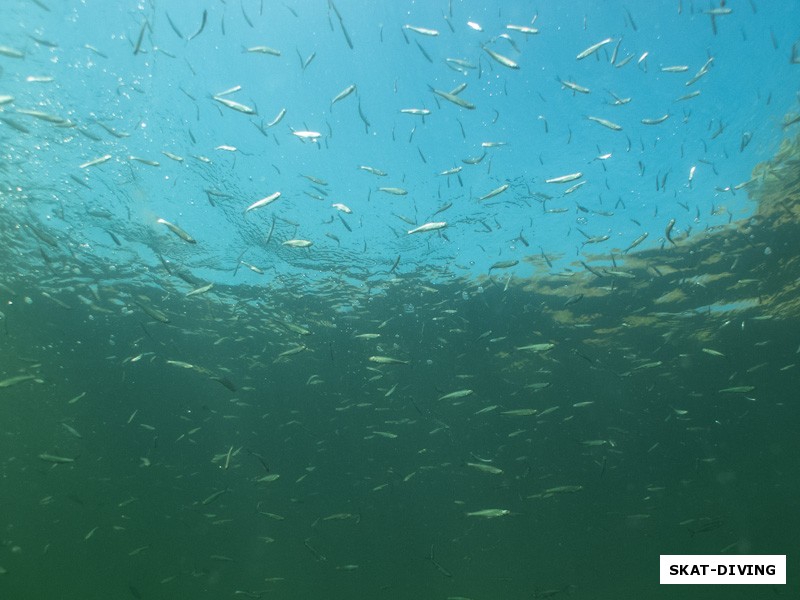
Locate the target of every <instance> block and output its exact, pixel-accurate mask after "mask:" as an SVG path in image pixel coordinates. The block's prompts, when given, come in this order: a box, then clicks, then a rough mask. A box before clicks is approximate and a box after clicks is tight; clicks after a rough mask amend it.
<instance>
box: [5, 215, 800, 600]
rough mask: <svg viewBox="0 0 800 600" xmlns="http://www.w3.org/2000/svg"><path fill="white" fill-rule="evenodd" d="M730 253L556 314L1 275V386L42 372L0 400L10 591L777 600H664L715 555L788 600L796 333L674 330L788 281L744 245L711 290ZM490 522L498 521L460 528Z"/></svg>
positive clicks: (727, 238)
mask: <svg viewBox="0 0 800 600" xmlns="http://www.w3.org/2000/svg"><path fill="white" fill-rule="evenodd" d="M761 234H763V232H758V231H757V232H756V235H761ZM741 237H742V236H741V235H740V234H738V233H735V232H733V231H730V232H727V233H720V234H718V235H717V236H716V237H714V236H712V237H710V238H709V239H708V240H707V241H706V242H704V243H703V244H699V245H697V246H696V247H695V248H694V249H692V250H689V249H665V250H664V251H654V252H650V253H646V254H644V255H642V256H641V257H640V258H639V259H638V260H639V261H640V262H636V263H631V265H632V266H631V267H630V268H629V269H628V270H629V272H630V273H632V274H635V275H636V277H635V278H633V279H631V278H625V277H609V276H604V277H600V278H595V279H586V278H583V279H582V280H581V283H580V289H582V290H583V292H582V293H584V297H583V298H582V299H581V300H579V301H577V302H575V303H574V304H570V305H569V306H566V307H565V303H566V298H568V297H570V296H573V295H574V290H573V288H572V287H569V288H567V287H565V286H566V285H567V284H568V285H569V286H578V285H579V284H578V283H576V282H575V281H572V280H571V279H569V280H568V279H566V278H559V277H553V276H549V277H546V278H542V279H541V280H540V281H536V282H533V281H532V282H522V281H519V280H516V279H514V280H512V281H511V283H510V285H508V287H507V289H505V277H503V276H501V275H495V276H494V279H493V281H489V280H487V281H484V282H482V286H483V287H482V288H481V289H482V290H483V291H481V289H479V287H478V285H477V284H476V283H464V282H452V283H446V284H436V285H429V286H428V285H425V283H424V280H423V279H422V278H418V277H411V276H403V277H400V278H398V279H396V280H389V279H388V278H387V279H386V281H385V282H384V283H378V284H376V287H375V288H374V289H373V290H372V292H371V294H372V295H370V292H369V291H368V290H367V289H366V288H363V289H352V288H346V287H344V286H342V287H335V286H329V287H328V288H327V289H326V291H325V292H324V293H323V292H321V291H320V290H319V289H316V290H315V289H313V288H312V287H311V286H308V287H307V288H305V289H304V288H303V286H300V285H298V286H296V287H293V288H291V289H287V288H285V287H282V286H281V285H280V283H279V282H277V281H273V282H271V283H268V284H267V286H266V287H265V288H262V289H258V290H256V289H251V290H245V289H240V290H231V289H224V288H215V289H213V290H212V291H210V292H208V293H207V294H205V295H201V296H195V297H191V298H185V297H184V294H185V293H186V292H187V291H189V289H190V288H189V287H188V286H187V285H186V284H184V283H183V282H181V281H180V280H178V279H177V278H170V277H169V276H168V275H167V274H166V273H161V274H158V273H154V274H153V278H154V279H156V278H157V279H158V280H159V282H160V284H161V290H160V291H159V290H157V289H156V288H154V287H149V288H144V287H134V286H131V285H128V284H125V283H115V282H114V281H113V279H112V275H111V274H106V275H107V277H103V276H97V274H95V275H94V280H96V281H98V282H99V288H97V290H98V297H99V299H98V297H95V296H93V295H92V293H91V292H90V291H89V289H88V288H87V287H86V286H85V285H82V284H80V283H78V284H77V285H76V286H75V288H65V287H59V286H58V285H57V283H55V281H56V280H52V281H51V282H50V283H47V284H41V285H38V286H37V285H36V278H35V277H32V276H31V274H27V273H19V274H17V275H15V276H14V277H13V278H12V277H9V279H8V286H9V288H10V289H9V290H6V291H4V293H3V301H4V306H3V312H4V313H5V320H4V321H5V323H4V326H5V329H4V330H3V332H2V333H3V335H2V337H0V340H1V342H0V343H2V365H3V369H2V371H3V377H4V378H6V377H12V376H14V375H17V374H32V375H35V376H36V377H37V379H36V380H29V381H25V382H22V383H18V384H16V385H12V386H9V387H7V388H4V389H2V390H0V394H2V396H0V419H1V420H2V434H3V435H2V438H0V439H2V442H0V443H2V446H0V450H1V451H2V454H1V456H2V461H0V469H2V470H1V471H0V473H2V491H1V492H0V494H1V495H0V501H1V502H2V514H3V517H4V519H3V520H4V524H3V531H2V548H0V565H1V566H2V567H3V568H4V569H5V570H6V571H7V572H6V573H5V574H4V575H2V577H1V578H0V585H2V588H3V590H4V591H3V597H5V598H63V599H70V598H76V599H77V598H144V599H150V598H176V597H183V598H225V597H247V595H245V594H242V593H239V594H236V592H237V591H239V592H247V593H248V594H251V595H252V597H256V596H257V595H260V597H264V598H354V597H372V598H442V599H444V598H448V597H456V596H460V597H466V598H471V599H474V600H481V599H484V598H486V599H490V598H491V599H494V598H497V599H526V598H543V597H553V596H555V597H561V598H575V599H582V598H598V599H599V598H620V597H628V598H632V597H655V598H678V597H680V598H712V597H713V598H716V597H720V598H722V597H725V598H772V597H774V596H775V595H779V596H783V595H787V594H788V591H787V590H786V589H782V588H773V587H769V586H759V587H756V586H727V587H725V588H720V587H711V586H697V587H688V586H681V587H675V586H659V585H658V557H659V555H660V554H693V553H708V554H715V553H720V552H726V553H729V554H736V553H749V554H759V553H771V554H788V555H789V577H790V584H791V585H790V586H789V587H792V586H796V584H797V580H796V571H794V570H793V569H792V568H791V564H792V556H796V555H797V553H796V551H797V540H796V535H795V533H796V531H798V525H800V523H799V522H798V521H800V519H799V518H798V516H797V514H796V512H795V511H792V510H789V507H791V506H792V505H793V499H794V498H796V497H797V493H798V483H797V477H796V473H797V461H796V458H795V457H796V455H797V451H798V450H800V442H798V437H797V434H796V432H797V429H796V423H797V412H798V411H797V408H796V403H795V390H796V389H797V381H798V380H797V369H796V360H797V344H798V336H797V327H796V321H795V320H794V319H792V318H787V317H786V316H781V315H780V314H778V313H779V311H776V310H773V309H771V308H770V307H769V306H768V305H765V306H762V307H755V308H747V309H742V310H741V311H738V312H728V313H723V312H721V311H708V310H686V308H687V307H688V306H690V305H694V306H703V305H706V304H709V303H710V301H709V297H713V298H714V301H716V302H723V301H730V300H732V298H733V297H734V296H736V294H737V293H739V298H740V299H744V298H748V297H750V296H751V295H752V294H749V293H746V290H747V288H746V286H747V285H749V284H748V283H747V281H746V279H747V278H748V277H750V276H751V275H752V273H753V272H757V273H759V275H758V277H760V281H761V284H760V285H761V286H762V288H763V286H766V285H767V283H765V282H769V285H771V286H773V287H774V285H775V284H776V282H777V283H780V282H782V281H783V282H786V281H790V279H787V277H789V276H790V273H791V272H792V271H791V268H788V267H787V264H793V263H791V262H790V263H786V262H782V261H780V260H777V259H776V263H775V264H774V265H773V268H774V269H776V270H777V271H776V272H771V271H769V270H768V269H769V267H770V265H769V264H765V263H764V262H763V260H761V263H760V264H758V265H756V266H754V265H755V264H756V263H755V261H757V260H760V259H758V257H759V256H761V257H763V249H762V248H761V246H760V245H758V244H753V245H751V246H750V247H741V248H739V249H738V250H736V252H735V253H733V254H731V255H730V256H731V257H732V256H733V255H734V254H735V255H736V256H739V257H740V263H741V264H743V265H747V264H748V260H749V261H752V262H751V264H750V265H749V266H748V267H747V268H746V269H742V271H741V272H731V273H727V274H726V277H725V278H723V279H722V280H717V279H715V277H716V275H715V273H718V272H720V268H719V266H715V261H714V260H712V259H713V257H714V256H716V254H715V253H718V252H720V251H723V248H722V246H727V245H729V244H730V243H737V242H738V241H739V240H740V239H741ZM773 243H777V244H778V246H777V247H779V246H780V242H779V241H774V242H773ZM724 251H725V252H731V251H730V250H729V249H726V250H724ZM724 262H725V264H726V265H727V264H728V263H730V262H731V261H730V260H726V261H724ZM638 264H641V265H645V264H647V265H650V266H655V267H656V269H655V270H654V269H649V268H643V267H641V268H640V267H638V266H636V265H638ZM668 267H669V268H668ZM670 269H674V271H671V272H670ZM656 271H658V272H660V273H661V276H657V275H656ZM690 272H691V273H692V274H693V276H695V277H700V276H702V277H701V278H700V279H696V280H689V279H687V274H688V273H690ZM743 279H744V280H745V283H743V284H740V285H739V284H737V285H739V288H737V286H734V285H733V284H732V283H731V282H732V281H739V282H741V280H743ZM104 281H105V282H106V283H103V282H104ZM422 286H424V287H422ZM741 286H744V288H742V287H741ZM737 289H740V290H741V289H744V290H745V291H740V292H737V291H736V290H737ZM43 290H48V293H50V294H51V295H53V296H54V297H57V298H58V299H60V300H61V301H63V302H65V303H67V304H68V305H69V306H71V307H72V308H71V309H66V308H62V307H60V306H58V305H56V304H55V303H54V302H53V301H52V300H50V299H48V298H46V297H43V296H42V294H41V292H42V291H43ZM676 290H677V291H679V292H680V293H681V294H683V298H684V299H683V300H675V301H669V302H668V301H665V300H664V297H665V295H666V294H668V293H670V292H673V293H674V292H675V291H676ZM304 291H305V292H306V293H305V294H304ZM11 292H13V294H12V293H11ZM378 292H380V293H378ZM462 292H466V293H465V294H462ZM767 292H768V290H766V289H762V293H764V294H766V296H768V293H767ZM142 293H146V294H147V296H148V297H149V298H150V299H151V300H152V304H153V306H154V307H157V308H158V309H159V310H161V311H163V312H164V313H165V314H166V315H167V316H168V318H169V320H170V322H169V323H161V322H156V321H153V320H152V319H150V318H149V317H148V316H147V315H145V314H144V312H143V311H142V310H141V309H140V308H139V307H138V306H137V305H136V304H135V303H134V302H133V300H134V296H135V295H136V294H142ZM79 295H80V296H83V297H84V298H87V299H88V300H89V301H91V302H92V305H91V306H90V305H89V304H88V303H86V302H82V301H81V300H80V298H78V296H79ZM26 297H29V298H30V299H31V303H26V302H25V301H24V298H26ZM659 298H661V300H660V301H659V300H658V299H659ZM237 300H238V301H239V303H238V304H235V305H234V302H236V301H237ZM140 301H142V300H140ZM344 306H349V307H351V308H350V309H348V310H344V309H343V308H342V307H344ZM98 307H99V308H100V309H101V310H98ZM352 307H354V308H352ZM103 311H107V312H103ZM286 323H292V324H294V325H298V326H300V327H301V328H302V329H304V330H305V331H300V330H298V329H297V328H296V327H294V328H292V327H291V326H289V327H287V326H286ZM363 333H379V334H380V337H378V338H376V339H359V338H355V337H354V336H355V335H357V334H363ZM538 343H548V344H553V347H552V348H551V349H549V350H546V351H541V352H536V351H531V350H527V351H526V350H518V349H517V348H519V347H522V346H525V345H529V344H538ZM298 345H303V346H305V350H303V351H300V352H298V353H296V354H292V355H289V356H286V357H285V358H282V359H281V358H279V357H278V355H279V354H280V353H281V352H284V351H286V350H291V349H293V348H297V347H298ZM703 348H706V349H711V350H715V351H717V352H720V353H722V354H723V355H724V356H718V355H715V354H713V353H708V352H705V351H703ZM141 354H144V356H142V357H141V358H138V359H137V360H135V361H134V360H131V358H135V357H138V356H139V355H141ZM375 355H381V356H389V357H393V358H398V359H402V360H404V361H408V364H399V365H381V364H376V363H373V362H370V361H369V357H370V356H375ZM168 360H172V361H183V362H185V363H190V364H191V365H194V366H195V367H196V368H194V369H190V368H183V367H180V366H176V365H171V364H169V363H167V362H166V361H168ZM211 376H214V377H217V378H225V379H226V380H227V381H226V382H227V383H229V384H230V385H231V387H235V388H236V391H235V392H234V391H231V390H229V389H228V388H227V387H225V386H224V385H222V384H221V383H220V382H218V381H216V380H214V379H212V378H211ZM531 384H549V385H547V386H546V387H544V386H531ZM526 386H528V387H526ZM740 386H752V388H753V389H752V390H750V391H748V392H746V393H745V392H727V393H726V392H720V390H722V389H725V388H731V387H740ZM534 387H541V388H542V389H540V390H538V391H536V390H535V389H534ZM392 389H394V391H393V392H391V393H389V392H390V390H392ZM466 389H469V390H472V391H473V393H472V394H470V395H467V396H465V397H462V398H458V399H453V400H439V398H440V397H441V396H443V395H445V394H448V393H450V392H453V391H457V390H466ZM84 392H85V396H83V397H81V398H80V399H78V400H76V401H74V402H72V403H70V400H71V399H73V398H75V397H76V396H78V395H79V394H82V393H84ZM586 402H591V404H586V405H583V406H577V407H576V406H575V404H580V403H586ZM492 405H496V406H497V408H495V409H493V410H488V411H485V412H482V413H480V414H479V411H481V410H482V409H485V408H487V407H490V406H492ZM554 407H557V408H555V409H554V410H548V409H553V408H554ZM524 409H535V410H536V414H532V415H513V414H504V413H506V412H507V411H516V410H524ZM542 413H544V414H543V415H542ZM64 424H66V425H69V426H70V427H71V428H72V429H73V430H74V431H70V430H68V429H67V427H65V426H64ZM76 432H77V434H80V436H81V437H80V438H79V437H77V435H76ZM376 432H382V433H376ZM387 434H389V435H387ZM395 436H396V437H395ZM229 450H230V458H229V459H228V458H227V454H228V452H229ZM43 453H46V454H51V455H56V456H60V457H66V458H74V459H75V460H74V462H69V463H63V464H52V463H50V462H47V461H45V460H42V459H41V458H40V457H39V455H40V454H43ZM226 462H227V463H228V465H227V468H225V463H226ZM468 463H472V465H476V464H482V465H489V466H491V467H493V468H495V469H500V470H502V473H487V472H484V470H481V469H479V468H476V467H474V466H470V465H469V464H468ZM267 475H279V477H278V478H277V479H276V480H275V481H271V482H259V481H257V480H258V479H259V478H263V477H265V476H267ZM562 486H575V487H572V488H570V489H572V490H573V491H568V492H555V493H553V492H551V493H547V490H551V489H553V488H559V487H562ZM577 486H579V487H580V489H577ZM575 489H577V491H574V490H575ZM219 491H223V492H224V493H222V494H220V495H218V496H217V497H214V498H212V499H210V500H209V498H210V497H211V496H212V495H213V494H214V493H215V492H219ZM204 502H205V504H204ZM484 509H504V510H507V511H510V514H507V515H504V516H501V517H497V518H481V517H477V516H468V515H467V514H466V513H468V512H475V511H480V510H484ZM264 513H270V514H264ZM326 517H327V519H326ZM698 530H699V531H698ZM432 552H433V559H431V553H432ZM235 594H236V595H235Z"/></svg>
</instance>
